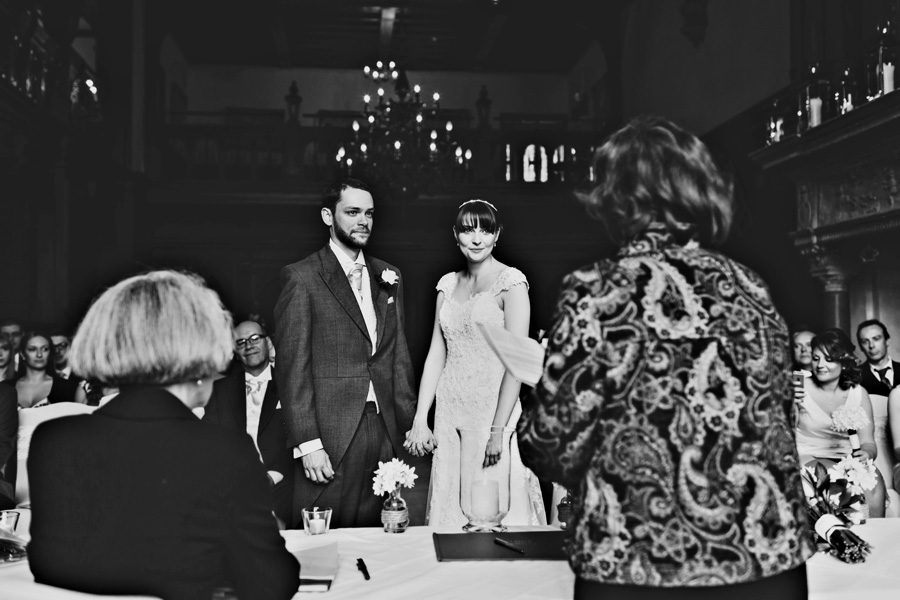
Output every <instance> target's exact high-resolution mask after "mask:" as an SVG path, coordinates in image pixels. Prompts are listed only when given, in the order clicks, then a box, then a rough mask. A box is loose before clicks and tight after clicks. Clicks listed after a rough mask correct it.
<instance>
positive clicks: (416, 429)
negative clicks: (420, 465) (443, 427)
mask: <svg viewBox="0 0 900 600" xmlns="http://www.w3.org/2000/svg"><path fill="white" fill-rule="evenodd" d="M403 447H404V448H406V449H407V450H408V451H409V453H410V454H412V455H413V456H425V455H426V454H427V453H429V452H431V451H432V450H434V448H435V447H437V442H436V441H435V439H434V434H433V433H432V432H431V429H429V428H428V425H427V424H425V423H423V422H420V421H413V426H412V429H410V430H409V431H407V432H406V441H405V442H403Z"/></svg>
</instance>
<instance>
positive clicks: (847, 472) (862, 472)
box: [828, 456, 878, 491]
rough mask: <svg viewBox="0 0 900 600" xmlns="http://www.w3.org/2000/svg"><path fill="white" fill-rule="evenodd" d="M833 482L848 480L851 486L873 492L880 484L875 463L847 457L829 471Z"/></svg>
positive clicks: (870, 460)
mask: <svg viewBox="0 0 900 600" xmlns="http://www.w3.org/2000/svg"><path fill="white" fill-rule="evenodd" d="M828 475H829V476H830V477H831V479H832V481H834V480H837V479H846V480H847V483H849V484H850V485H855V486H859V487H860V488H862V489H863V490H866V491H868V490H872V489H874V488H875V484H876V483H878V476H877V475H876V474H875V461H873V460H872V459H871V458H867V459H866V460H864V461H863V460H860V459H858V458H856V457H854V456H846V457H844V458H842V459H841V460H840V462H838V463H836V464H834V465H832V466H831V468H829V469H828Z"/></svg>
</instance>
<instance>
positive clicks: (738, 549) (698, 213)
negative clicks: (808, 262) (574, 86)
mask: <svg viewBox="0 0 900 600" xmlns="http://www.w3.org/2000/svg"><path fill="white" fill-rule="evenodd" d="M595 166H596V169H595V170H596V173H597V174H598V178H599V184H598V185H597V187H595V188H594V189H593V190H592V191H591V192H590V193H589V194H586V195H584V196H583V198H582V199H583V200H584V202H585V203H586V204H587V206H588V210H589V212H590V213H591V214H592V216H595V217H596V218H598V219H599V220H600V221H601V222H602V224H603V225H604V227H605V229H606V232H607V234H608V235H609V237H610V239H611V240H612V241H613V242H614V243H615V244H616V245H617V246H618V252H617V254H616V255H615V256H614V257H613V258H611V259H607V260H601V261H598V262H596V263H594V264H591V265H588V266H586V267H584V268H581V269H579V270H577V271H575V272H574V273H572V274H570V275H568V276H567V277H566V279H565V280H564V282H563V288H562V291H561V294H560V296H559V301H558V304H557V309H556V316H555V322H554V325H553V327H552V329H551V330H550V334H549V346H548V351H547V358H546V363H545V369H544V375H543V378H542V379H541V381H540V382H539V383H538V384H537V386H536V387H535V388H534V390H533V391H532V393H531V395H530V396H529V397H528V398H527V400H526V406H525V409H524V412H523V415H522V419H521V421H520V422H519V426H518V431H519V435H520V438H519V446H520V448H521V450H522V457H523V459H524V460H525V463H526V465H528V466H530V467H531V468H532V469H533V470H534V471H535V472H536V473H537V474H538V475H539V476H541V477H545V478H549V479H552V480H554V481H557V482H559V483H561V484H562V485H564V486H566V487H567V488H568V489H569V490H570V491H571V493H572V494H573V496H574V508H575V515H574V518H573V522H572V524H571V525H572V529H573V536H574V539H572V540H570V542H569V543H568V546H567V548H568V552H569V561H570V564H571V566H572V568H573V570H574V571H575V574H576V582H575V597H576V598H603V599H604V600H613V599H618V598H641V599H642V600H648V599H654V598H667V599H668V598H691V599H692V600H701V599H713V598H715V599H721V598H723V597H727V598H729V600H738V599H745V598H746V599H758V598H761V597H773V598H792V599H797V598H806V597H807V585H806V565H805V561H806V560H807V559H808V558H809V557H810V556H811V555H812V554H813V552H814V551H815V548H814V547H813V544H812V538H811V536H810V531H809V526H808V522H807V521H808V518H807V514H806V500H805V498H804V496H803V491H802V487H801V483H800V465H799V462H798V459H797V451H796V447H795V442H794V435H793V432H792V428H791V426H790V424H789V419H788V415H789V410H790V406H791V402H792V393H791V389H790V383H789V377H788V373H789V372H790V367H791V364H790V350H789V345H788V342H789V340H788V331H787V327H786V326H785V324H784V320H783V319H782V317H781V316H780V315H779V314H778V312H777V311H776V310H775V308H774V306H773V305H772V300H771V297H770V295H769V291H768V289H767V286H766V284H765V283H764V282H763V281H762V280H760V278H759V277H758V276H757V275H756V274H755V273H753V272H751V271H750V270H749V269H747V268H746V267H744V266H743V265H741V264H739V263H737V262H735V261H733V260H732V259H730V258H728V257H727V256H725V255H724V254H721V253H718V252H715V251H712V250H710V249H708V248H709V247H710V246H714V245H717V244H719V243H721V242H723V241H724V240H725V238H726V237H727V234H728V232H729V228H730V224H731V221H732V215H733V190H732V185H731V182H730V180H729V179H727V178H726V177H725V176H724V175H723V174H721V172H720V171H719V169H718V168H717V166H716V165H715V163H714V161H713V159H712V157H711V155H710V153H709V151H708V150H707V148H706V147H705V146H704V145H703V143H702V142H701V141H700V140H699V139H697V138H696V137H695V136H693V135H692V134H690V133H688V132H686V131H684V130H683V129H681V128H679V127H678V126H676V125H674V124H672V123H670V122H668V121H666V120H663V119H660V118H655V117H641V118H638V119H636V120H634V121H632V122H631V123H630V124H628V125H627V126H625V127H624V128H622V129H621V130H619V131H618V132H617V133H615V134H613V135H612V137H610V139H609V140H608V141H607V142H606V143H605V144H604V145H603V146H602V147H601V148H600V149H599V150H598V151H597V154H596V156H595Z"/></svg>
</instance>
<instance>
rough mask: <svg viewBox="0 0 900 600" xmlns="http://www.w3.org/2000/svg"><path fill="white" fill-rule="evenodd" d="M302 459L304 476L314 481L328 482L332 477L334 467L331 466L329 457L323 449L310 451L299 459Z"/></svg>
mask: <svg viewBox="0 0 900 600" xmlns="http://www.w3.org/2000/svg"><path fill="white" fill-rule="evenodd" d="M300 460H301V461H303V473H305V474H306V478H307V479H309V480H310V481H314V482H316V483H328V482H329V481H331V480H332V479H334V469H332V468H331V459H330V458H328V453H327V452H325V451H324V450H316V451H315V452H310V453H309V454H307V455H306V456H304V457H303V458H301V459H300Z"/></svg>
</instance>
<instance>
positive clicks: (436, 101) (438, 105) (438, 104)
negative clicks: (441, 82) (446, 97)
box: [432, 92, 441, 110]
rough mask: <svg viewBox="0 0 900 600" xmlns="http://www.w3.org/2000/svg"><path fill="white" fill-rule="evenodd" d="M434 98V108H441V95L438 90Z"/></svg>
mask: <svg viewBox="0 0 900 600" xmlns="http://www.w3.org/2000/svg"><path fill="white" fill-rule="evenodd" d="M432 98H433V99H434V110H440V108H441V95H440V94H438V93H437V92H435V93H434V95H433V96H432Z"/></svg>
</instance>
